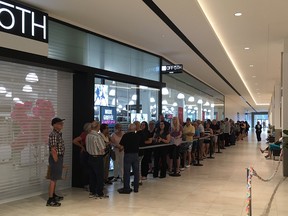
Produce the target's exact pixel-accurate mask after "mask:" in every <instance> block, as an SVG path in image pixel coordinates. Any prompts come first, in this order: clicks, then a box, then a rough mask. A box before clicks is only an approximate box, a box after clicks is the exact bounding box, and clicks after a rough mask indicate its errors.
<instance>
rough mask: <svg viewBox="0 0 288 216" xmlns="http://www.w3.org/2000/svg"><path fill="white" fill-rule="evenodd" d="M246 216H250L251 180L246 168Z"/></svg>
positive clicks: (248, 170)
mask: <svg viewBox="0 0 288 216" xmlns="http://www.w3.org/2000/svg"><path fill="white" fill-rule="evenodd" d="M247 200H248V202H247V207H246V213H247V216H252V179H251V176H250V169H249V168H247Z"/></svg>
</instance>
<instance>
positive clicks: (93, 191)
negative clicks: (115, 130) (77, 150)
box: [86, 121, 108, 199]
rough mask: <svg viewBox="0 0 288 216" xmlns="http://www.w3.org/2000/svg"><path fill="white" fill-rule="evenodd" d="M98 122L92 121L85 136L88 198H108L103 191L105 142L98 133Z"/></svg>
mask: <svg viewBox="0 0 288 216" xmlns="http://www.w3.org/2000/svg"><path fill="white" fill-rule="evenodd" d="M99 129H100V123H99V122H97V121H94V122H92V124H91V132H90V133H89V134H88V135H87V137H86V150H87V152H88V154H89V157H88V166H89V187H90V194H89V197H90V198H96V199H97V198H100V199H102V198H108V196H107V195H105V194H104V193H103V188H104V158H103V157H104V154H105V147H106V146H105V142H104V140H103V138H102V137H101V135H100V134H99V133H98V132H99Z"/></svg>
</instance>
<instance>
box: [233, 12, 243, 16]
mask: <svg viewBox="0 0 288 216" xmlns="http://www.w3.org/2000/svg"><path fill="white" fill-rule="evenodd" d="M234 16H236V17H239V16H242V13H241V12H237V13H235V14H234Z"/></svg>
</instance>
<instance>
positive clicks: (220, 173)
mask: <svg viewBox="0 0 288 216" xmlns="http://www.w3.org/2000/svg"><path fill="white" fill-rule="evenodd" d="M262 136H263V140H265V136H266V134H263V135H262ZM255 139H256V136H255V134H250V135H249V138H248V139H247V138H246V140H244V141H239V142H238V143H237V144H236V146H232V147H229V148H226V149H225V150H222V151H223V153H222V154H215V159H205V160H204V161H203V162H202V163H203V164H204V166H202V167H195V166H191V167H189V168H187V169H186V170H185V171H183V172H182V173H181V175H182V176H181V177H169V176H168V177H167V178H165V179H159V178H157V179H153V178H152V176H149V178H148V179H147V180H146V181H143V182H144V183H143V186H140V190H139V193H137V194H135V193H131V194H130V195H126V194H123V195H122V194H118V192H117V189H118V188H120V187H121V186H122V185H121V183H120V182H116V183H114V184H113V185H111V186H106V190H107V193H108V195H109V196H110V197H109V199H102V200H99V199H89V198H88V192H86V191H84V190H83V189H76V188H73V189H70V190H66V191H61V192H60V193H62V194H63V195H64V197H65V198H64V200H63V201H62V206H61V207H59V208H52V207H46V206H45V204H46V198H47V195H43V196H36V197H32V198H29V199H24V200H20V201H17V202H11V203H7V204H2V205H0V209H1V211H0V215H5V216H8V215H9V216H10V215H11V216H17V215H21V216H39V215H41V216H46V215H47V216H48V215H49V216H51V215H52V216H53V215H55V216H56V215H57V216H58V215H67V216H76V215H85V216H90V215H91V216H92V215H93V216H94V215H107V216H108V215H117V216H121V215H125V216H129V215H133V216H134V215H145V216H147V215H165V216H170V215H181V216H185V215H189V216H192V215H195V216H202V215H215V216H230V215H231V216H234V215H235V216H236V215H237V216H240V215H246V210H245V208H246V168H247V167H249V166H253V167H254V169H255V170H256V171H257V172H258V174H259V175H261V176H262V177H263V178H268V177H270V176H271V175H272V174H273V172H274V170H275V168H276V167H277V163H278V162H277V161H273V160H266V159H265V158H264V155H262V154H261V153H260V151H259V146H260V145H261V146H262V148H264V147H265V146H266V144H265V141H262V143H261V144H259V143H258V144H257V142H256V141H255ZM287 197H288V180H286V179H285V178H283V175H282V164H281V165H280V168H279V171H278V173H277V174H276V176H275V177H274V178H273V179H272V181H270V182H266V183H265V182H262V181H260V180H259V179H257V178H255V177H254V178H253V179H252V212H253V216H255V215H261V216H268V215H271V216H276V215H277V216H287V215H288V209H287Z"/></svg>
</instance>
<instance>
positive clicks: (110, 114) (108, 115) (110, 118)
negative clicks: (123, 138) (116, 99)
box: [100, 106, 116, 127]
mask: <svg viewBox="0 0 288 216" xmlns="http://www.w3.org/2000/svg"><path fill="white" fill-rule="evenodd" d="M100 121H101V124H108V125H109V127H114V126H115V124H116V107H107V106H101V107H100Z"/></svg>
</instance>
